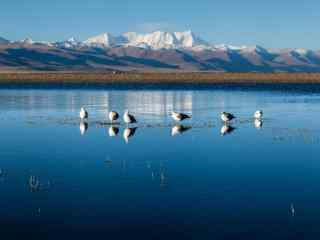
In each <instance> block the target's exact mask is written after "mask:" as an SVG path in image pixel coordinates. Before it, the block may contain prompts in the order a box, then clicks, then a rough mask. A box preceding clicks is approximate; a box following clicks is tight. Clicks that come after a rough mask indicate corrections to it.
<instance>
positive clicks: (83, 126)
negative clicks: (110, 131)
mask: <svg viewBox="0 0 320 240" xmlns="http://www.w3.org/2000/svg"><path fill="white" fill-rule="evenodd" d="M88 127H89V125H88V123H87V122H84V121H81V122H80V126H79V128H80V134H81V135H82V136H83V135H84V134H85V133H86V132H87V130H88Z"/></svg>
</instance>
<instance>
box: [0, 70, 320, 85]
mask: <svg viewBox="0 0 320 240" xmlns="http://www.w3.org/2000/svg"><path fill="white" fill-rule="evenodd" d="M0 83H106V84H112V83H118V84H121V83H123V84H126V83H130V84H139V83H147V84H156V83H165V84H170V83H172V84H179V83H183V84H185V83H188V84H222V83H224V84H226V83H227V84H229V83H230V84H232V83H237V84H241V83H243V84H259V83H270V84H271V83H272V84H274V83H294V84H299V83H301V84H312V83H320V73H101V72H99V73H89V72H0Z"/></svg>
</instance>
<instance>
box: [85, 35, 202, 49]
mask: <svg viewBox="0 0 320 240" xmlns="http://www.w3.org/2000/svg"><path fill="white" fill-rule="evenodd" d="M84 44H86V45H91V46H92V45H94V46H96V45H100V46H107V47H110V46H114V45H125V46H135V47H144V48H151V49H156V50H157V49H176V48H192V47H195V46H198V45H207V43H206V42H205V41H203V40H201V39H200V38H198V37H196V36H195V34H194V33H192V32H191V31H190V30H189V31H185V32H174V33H171V32H162V31H156V32H152V33H146V34H141V33H136V32H127V33H123V34H122V35H121V36H118V37H113V36H111V35H110V34H108V33H104V34H101V35H98V36H95V37H92V38H89V39H88V40H86V41H85V42H84Z"/></svg>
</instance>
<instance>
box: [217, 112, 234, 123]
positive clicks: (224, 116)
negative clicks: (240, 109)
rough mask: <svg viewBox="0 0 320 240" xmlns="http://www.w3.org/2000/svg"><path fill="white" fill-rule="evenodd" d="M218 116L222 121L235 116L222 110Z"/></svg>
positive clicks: (229, 119)
mask: <svg viewBox="0 0 320 240" xmlns="http://www.w3.org/2000/svg"><path fill="white" fill-rule="evenodd" d="M220 117H221V120H222V121H224V122H230V121H231V120H232V119H234V118H236V117H235V116H234V115H232V114H231V113H227V112H222V113H221V115H220Z"/></svg>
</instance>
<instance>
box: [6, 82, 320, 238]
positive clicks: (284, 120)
mask: <svg viewBox="0 0 320 240" xmlns="http://www.w3.org/2000/svg"><path fill="white" fill-rule="evenodd" d="M302 88H303V90H301V88H300V90H299V88H294V89H290V88H289V89H288V88H283V89H282V88H279V87H275V88H272V87H271V88H270V87H268V88H263V87H259V86H257V87H250V88H241V87H230V86H226V87H209V88H207V87H205V88H195V89H192V88H190V87H188V88H187V89H186V90H183V89H180V88H175V89H170V88H165V89H157V88H151V89H150V88H146V89H143V88H142V89H137V90H135V89H132V88H130V89H125V88H123V87H121V88H116V87H113V88H104V87H97V88H94V87H91V88H83V87H82V88H78V87H67V88H63V87H43V88H42V87H32V86H31V87H30V86H29V87H28V88H25V89H24V88H21V87H16V86H1V87H0V120H1V134H0V143H1V151H0V169H1V170H0V191H1V197H0V206H1V207H0V223H1V228H0V234H1V237H3V238H4V239H11V238H10V237H18V236H21V237H22V236H24V237H25V236H32V237H33V238H34V239H35V238H37V239H64V238H66V239H88V238H89V237H90V238H95V237H97V238H98V239H102V238H103V239H163V238H166V239H302V238H303V239H315V238H317V237H316V236H318V235H319V233H320V230H319V227H318V223H319V220H320V184H319V183H320V162H319V155H320V154H319V153H320V149H319V143H320V142H319V133H320V127H319V124H318V121H317V119H318V118H319V103H320V91H319V89H317V88H316V87H314V86H304V87H302ZM81 106H85V107H86V108H87V110H88V111H89V120H88V125H87V126H85V125H83V124H82V126H80V121H79V119H78V114H79V109H80V107H81ZM125 109H129V110H130V111H131V113H132V114H134V115H135V116H136V118H137V120H138V124H137V125H133V126H132V127H137V128H136V129H135V132H134V135H133V136H131V137H130V138H128V139H125V138H124V137H123V134H124V131H125V129H126V128H127V126H126V125H124V124H122V123H121V122H119V123H115V124H114V126H115V127H117V128H118V129H119V133H118V135H117V136H114V137H110V136H109V134H110V132H109V128H110V123H108V121H107V120H106V112H107V111H109V110H117V111H119V113H121V114H122V113H123V112H124V110H125ZM256 109H263V110H264V113H265V118H264V120H263V122H262V126H261V127H259V126H258V125H257V126H255V124H254V121H253V119H252V115H253V112H254V111H255V110H256ZM172 110H175V111H181V112H185V113H188V114H191V115H192V119H191V120H188V121H185V122H183V125H184V127H185V128H182V129H185V130H186V131H184V132H182V133H180V134H179V131H178V132H177V128H176V132H174V133H177V134H176V135H174V136H172V133H173V130H172V128H174V127H175V125H176V124H175V123H174V122H173V121H172V120H171V118H170V116H169V113H170V111H172ZM221 111H229V112H232V113H234V114H235V115H236V116H237V119H236V121H234V122H233V123H232V126H233V127H234V130H233V131H232V132H230V133H229V134H226V135H224V136H222V135H221V128H222V127H223V124H222V123H221V122H220V119H219V113H220V112H221ZM86 127H87V129H86ZM80 128H81V130H80ZM178 129H179V128H178ZM113 130H114V129H113ZM127 131H128V130H127ZM26 234H27V235H26Z"/></svg>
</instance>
